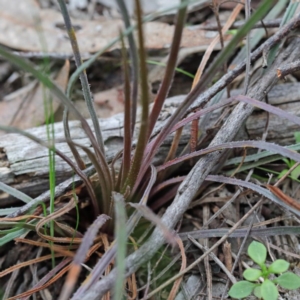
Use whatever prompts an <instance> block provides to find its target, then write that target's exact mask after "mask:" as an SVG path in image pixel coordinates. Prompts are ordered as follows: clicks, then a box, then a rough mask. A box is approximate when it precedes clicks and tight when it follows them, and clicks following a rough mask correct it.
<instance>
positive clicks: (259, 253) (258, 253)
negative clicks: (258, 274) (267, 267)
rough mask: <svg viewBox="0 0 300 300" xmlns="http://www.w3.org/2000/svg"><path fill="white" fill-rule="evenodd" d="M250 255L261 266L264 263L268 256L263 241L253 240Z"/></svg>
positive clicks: (249, 250) (249, 249)
mask: <svg viewBox="0 0 300 300" xmlns="http://www.w3.org/2000/svg"><path fill="white" fill-rule="evenodd" d="M248 255H249V256H250V257H251V259H252V260H253V261H254V262H256V263H257V264H258V265H259V266H261V265H263V264H264V263H265V261H266V258H267V249H266V247H265V246H264V245H263V244H262V243H258V242H256V241H253V242H252V243H251V244H250V246H249V247H248Z"/></svg>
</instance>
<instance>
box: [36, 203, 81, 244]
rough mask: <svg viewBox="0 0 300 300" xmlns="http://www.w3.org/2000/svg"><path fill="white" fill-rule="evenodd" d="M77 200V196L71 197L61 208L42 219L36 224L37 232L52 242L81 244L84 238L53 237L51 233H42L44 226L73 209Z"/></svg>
mask: <svg viewBox="0 0 300 300" xmlns="http://www.w3.org/2000/svg"><path fill="white" fill-rule="evenodd" d="M76 202H77V200H75V198H73V197H72V198H71V200H70V201H69V202H68V203H67V204H66V205H65V206H64V207H63V208H61V209H59V210H58V211H56V212H54V213H52V214H49V215H48V216H46V217H44V218H43V219H42V220H40V221H39V222H38V223H37V224H36V232H37V234H38V235H39V236H40V237H41V238H43V239H45V240H47V241H51V242H54V243H55V242H56V243H75V244H79V243H81V242H82V238H76V237H75V238H69V237H68V238H63V237H51V236H49V235H45V234H43V233H42V227H43V226H44V225H45V224H46V223H48V222H50V221H53V220H55V219H56V218H58V217H60V216H62V215H64V214H66V213H67V212H69V211H70V210H71V209H73V208H74V207H75V206H76Z"/></svg>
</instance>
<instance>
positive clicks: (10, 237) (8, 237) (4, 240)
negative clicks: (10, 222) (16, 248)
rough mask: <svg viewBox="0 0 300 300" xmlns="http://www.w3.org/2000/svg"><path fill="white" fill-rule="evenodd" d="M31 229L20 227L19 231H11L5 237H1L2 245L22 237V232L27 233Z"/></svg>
mask: <svg viewBox="0 0 300 300" xmlns="http://www.w3.org/2000/svg"><path fill="white" fill-rule="evenodd" d="M28 231H29V229H25V228H22V229H19V230H17V231H14V232H11V233H9V234H7V235H5V236H3V237H1V238H0V247H1V246H3V245H5V244H7V243H8V242H10V241H12V240H13V239H15V238H17V237H20V236H21V235H22V234H25V233H27V232H28Z"/></svg>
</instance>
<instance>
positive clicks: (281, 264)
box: [228, 241, 300, 300]
mask: <svg viewBox="0 0 300 300" xmlns="http://www.w3.org/2000/svg"><path fill="white" fill-rule="evenodd" d="M248 255H249V256H250V258H251V259H252V260H253V261H254V262H255V263H256V264H258V265H259V267H260V269H254V268H249V269H247V270H245V271H244V273H243V276H244V278H245V279H246V280H243V281H240V282H237V283H235V284H234V285H233V286H232V287H231V289H230V290H229V293H228V294H229V296H230V297H232V298H235V299H241V298H245V297H248V296H249V295H250V294H251V293H253V294H254V295H255V296H256V297H257V298H258V299H264V300H277V299H278V295H279V294H278V288H277V286H276V285H280V286H281V287H282V288H284V289H287V290H295V289H298V288H299V287H300V277H299V276H297V275H295V274H293V273H291V272H286V271H287V270H288V268H289V266H290V264H289V263H288V262H287V261H285V260H283V259H278V260H275V261H274V262H273V263H272V264H271V265H270V266H269V267H267V266H266V264H265V261H266V258H267V249H266V247H265V246H264V245H263V244H261V243H258V242H256V241H253V242H252V243H251V244H250V245H249V247H248ZM284 272H286V273H284ZM281 273H283V274H281ZM270 274H275V275H277V274H281V275H280V276H278V277H276V278H275V279H272V280H271V279H269V275H270ZM259 278H262V279H263V282H262V283H258V279H259Z"/></svg>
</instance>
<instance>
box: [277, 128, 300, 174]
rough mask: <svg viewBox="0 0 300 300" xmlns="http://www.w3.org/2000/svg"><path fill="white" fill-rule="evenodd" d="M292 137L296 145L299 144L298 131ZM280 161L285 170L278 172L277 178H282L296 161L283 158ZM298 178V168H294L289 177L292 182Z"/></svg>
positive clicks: (299, 169)
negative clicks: (284, 165) (283, 163)
mask: <svg viewBox="0 0 300 300" xmlns="http://www.w3.org/2000/svg"><path fill="white" fill-rule="evenodd" d="M294 137H295V141H296V144H299V143H300V132H299V131H297V132H295V133H294ZM282 160H283V161H284V162H285V164H286V166H287V168H286V169H284V170H282V171H281V172H280V174H279V175H278V178H281V177H283V176H284V175H285V174H286V173H287V172H288V171H289V169H291V168H292V167H293V166H294V165H295V164H296V161H294V160H292V159H288V158H283V159H282ZM299 176H300V166H298V167H296V168H295V169H294V170H293V171H292V172H291V174H290V177H291V178H292V179H293V180H297V179H298V178H299Z"/></svg>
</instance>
